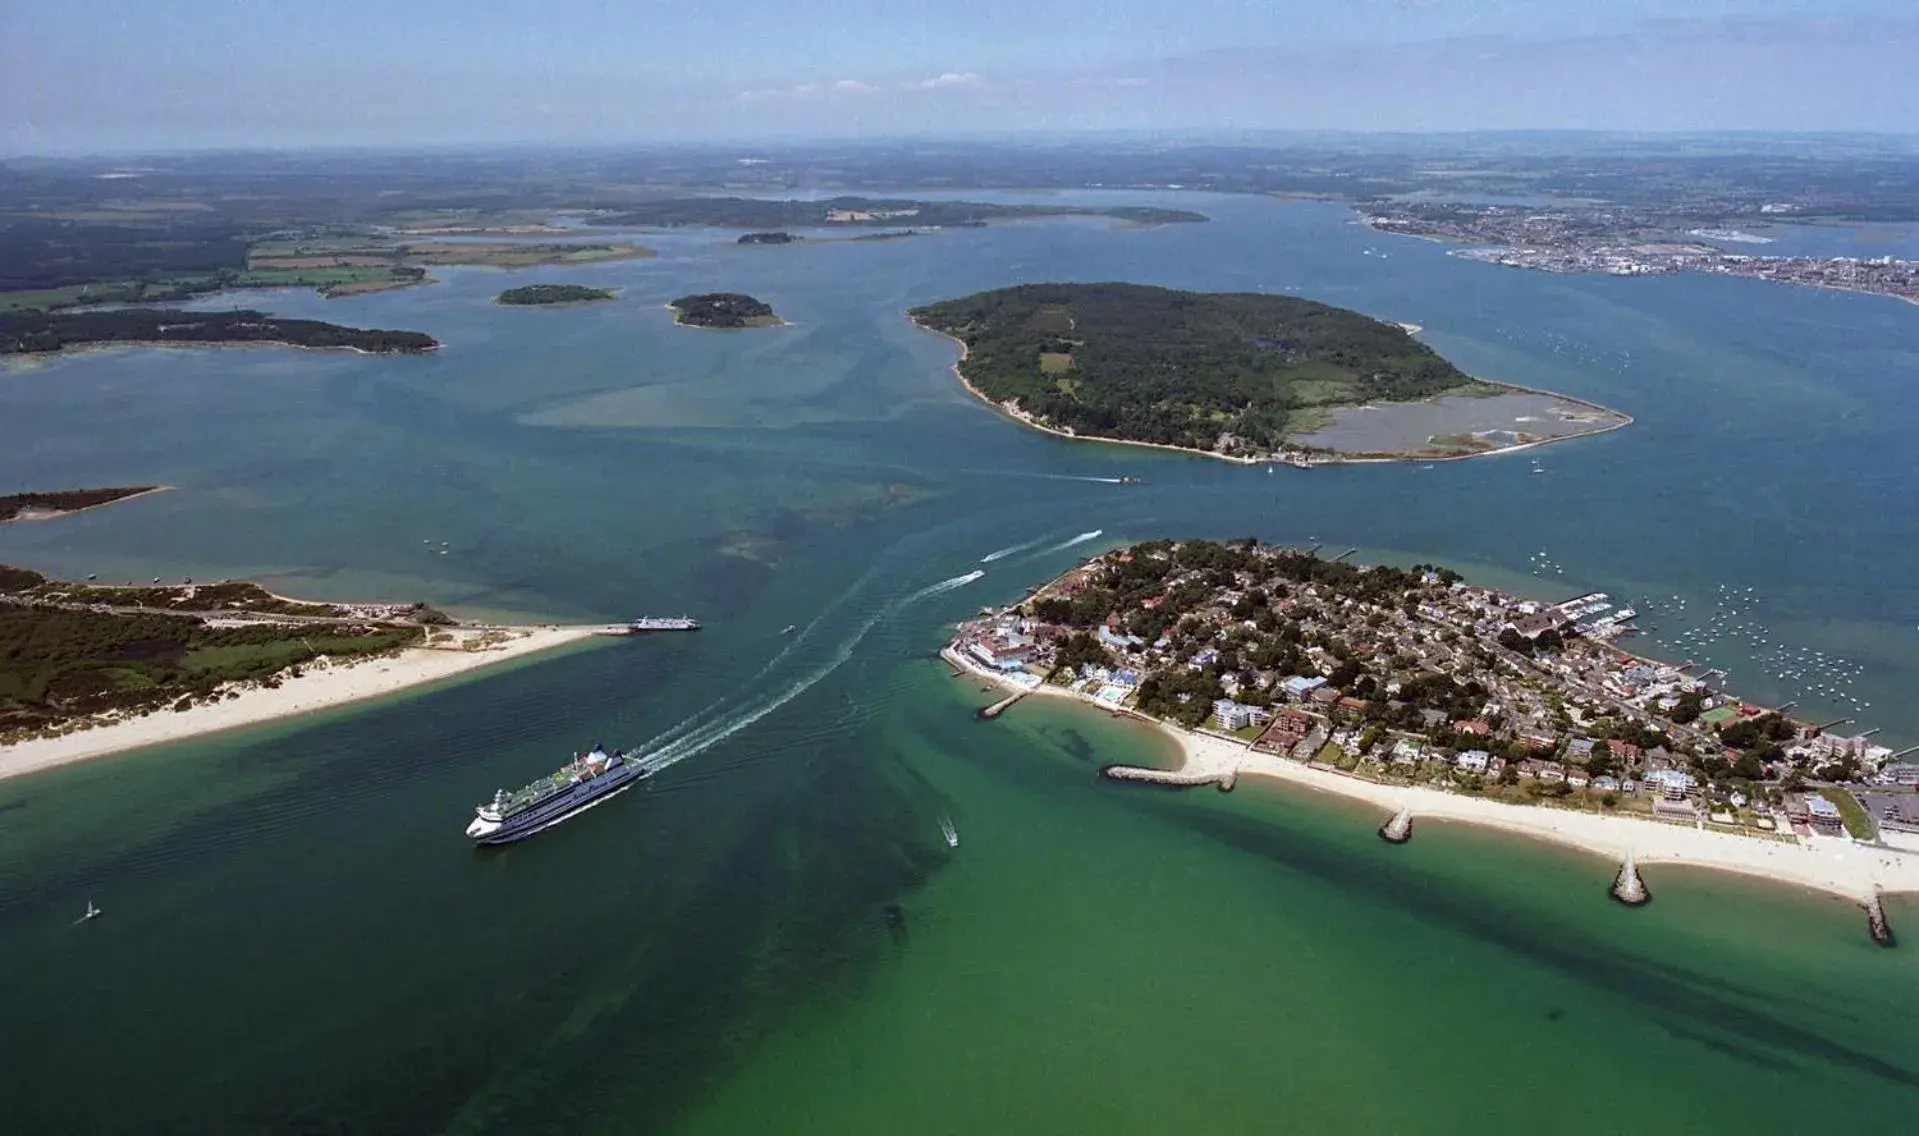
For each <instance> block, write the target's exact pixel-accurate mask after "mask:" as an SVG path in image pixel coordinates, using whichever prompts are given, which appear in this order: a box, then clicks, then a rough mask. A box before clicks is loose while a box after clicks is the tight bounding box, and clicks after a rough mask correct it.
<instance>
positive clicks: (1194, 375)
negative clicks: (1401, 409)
mask: <svg viewBox="0 0 1919 1136" xmlns="http://www.w3.org/2000/svg"><path fill="white" fill-rule="evenodd" d="M909 314H910V315H911V317H912V319H913V320H914V321H915V322H917V323H919V324H920V325H922V326H924V327H928V328H931V329H933V330H935V331H938V332H941V333H943V334H945V335H948V336H950V337H952V338H954V339H957V340H959V342H960V343H961V344H963V345H964V347H965V356H964V357H963V358H962V359H961V361H960V363H959V364H958V369H959V373H960V376H961V378H962V379H964V380H965V382H966V383H967V384H968V386H970V387H971V388H972V389H973V390H974V392H975V393H976V394H978V395H979V396H980V397H981V398H983V399H985V400H987V401H988V402H991V403H993V404H995V405H997V406H999V407H1001V408H1002V409H1004V410H1006V411H1007V412H1008V413H1011V414H1013V415H1014V416H1016V417H1019V418H1021V419H1022V420H1025V421H1027V422H1028V423H1029V424H1031V425H1035V426H1040V427H1044V428H1047V429H1052V430H1056V431H1060V432H1064V433H1070V434H1073V435H1076V436H1082V437H1097V438H1106V439H1114V440H1119V441H1131V442H1145V443H1153V444H1157V445H1166V446H1177V447H1180V448H1183V449H1191V450H1198V451H1202V452H1205V453H1209V454H1216V455H1220V456H1226V457H1239V458H1266V457H1273V456H1277V455H1279V454H1280V453H1281V452H1282V450H1283V448H1284V447H1285V446H1286V443H1287V438H1288V436H1289V435H1291V434H1293V433H1295V432H1297V431H1299V430H1300V429H1301V427H1302V426H1304V425H1307V424H1309V423H1310V424H1313V425H1317V424H1318V422H1320V421H1323V420H1324V416H1325V412H1327V411H1330V410H1332V409H1334V408H1339V407H1348V406H1358V405H1362V404H1365V403H1368V402H1377V401H1407V400H1414V399H1423V398H1427V397H1430V396H1432V395H1438V394H1444V393H1447V392H1467V391H1473V390H1478V389H1486V390H1492V389H1498V388H1492V387H1490V386H1489V385H1484V384H1478V383H1477V382H1476V381H1475V380H1474V379H1473V378H1472V377H1471V376H1469V375H1466V374H1465V373H1463V372H1462V371H1460V370H1459V369H1458V368H1457V367H1455V366H1453V365H1452V364H1451V363H1449V362H1447V361H1446V360H1445V359H1444V358H1442V357H1441V356H1440V355H1438V354H1437V353H1436V352H1434V351H1433V350H1432V349H1431V348H1430V347H1427V346H1426V345H1425V344H1423V343H1421V342H1419V341H1418V340H1417V339H1414V338H1413V337H1412V335H1410V334H1408V332H1407V331H1406V329H1405V328H1403V327H1401V326H1400V325H1398V324H1394V323H1386V322H1384V321H1381V320H1376V319H1373V318H1371V317H1369V316H1364V315H1361V314H1360V313H1358V312H1354V311H1348V310H1346V309H1344V308H1336V307H1332V306H1331V305H1328V304H1321V303H1317V302H1315V301H1312V300H1302V299H1298V298H1295V297H1292V296H1272V295H1265V294H1263V293H1202V292H1179V291H1173V290H1171V289H1167V288H1154V287H1148V286H1145V285H1139V284H1026V285H1020V286H1018V287H1014V288H1001V289H998V290H995V291H990V292H980V293H977V294H975V295H971V296H965V297H962V298H960V299H956V300H947V301H944V302H942V303H937V304H930V305H927V306H926V307H922V308H915V309H913V310H912V312H910V313H909ZM1315 418H1317V419H1318V421H1312V420H1313V419H1315Z"/></svg>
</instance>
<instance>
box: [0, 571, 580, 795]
mask: <svg viewBox="0 0 1919 1136" xmlns="http://www.w3.org/2000/svg"><path fill="white" fill-rule="evenodd" d="M597 630H599V629H596V628H590V627H544V628H534V627H497V626H479V625H461V624H457V623H455V621H454V620H452V619H451V618H449V617H448V616H446V615H444V614H442V613H440V612H438V611H435V610H433V609H432V608H429V607H427V606H425V605H423V604H327V603H310V602H305V601H300V600H291V599H287V598H285V597H283V596H276V595H274V594H272V593H270V592H268V591H266V590H265V589H263V588H261V587H259V586H258V585H256V584H250V583H242V582H220V583H213V584H193V583H190V582H189V583H184V584H180V585H177V586H161V585H158V584H154V585H149V586H134V585H131V584H129V585H127V586H125V587H102V586H97V585H93V584H76V583H66V582H62V581H57V580H50V579H48V578H46V577H45V576H42V575H41V574H39V573H37V572H32V571H28V570H26V569H22V568H11V567H7V566H4V565H0V778H5V777H11V776H16V775H18V774H22V773H29V772H33V771H35V770H39V769H45V768H50V767H52V766H56V765H63V764H66V763H69V762H73V761H79V760H82V759H84V758H88V757H93V756H97V755H100V754H105V753H114V752H118V751H121V750H127V749H134V748H137V747H140V746H145V745H153V744H156V743H159V742H166V741H177V740H180V739H182V738H186V737H191V736H195V735H198V734H203V733H208V732H212V731H216V730H224V729H229V728H232V727H235V726H243V725H250V724H254V723H258V722H264V721H268V720H271V719H275V718H280V717H285V716H287V715H291V714H301V713H306V712H308V711H312V710H319V709H324V708H326V707H330V706H337V705H340V704H342V703H346V702H351V701H357V700H359V699H363V698H370V697H374V696H377V695H381V694H387V693H391V692H394V691H398V690H402V689H405V688H407V687H412V686H417V685H420V684H422V683H427V682H433V681H437V680H440V679H443V678H449V677H451V676H453V675H456V674H460V673H462V672H465V671H469V670H473V669H475V668H478V667H484V666H488V665H491V664H493V663H497V662H502V661H505V660H507V659H511V658H516V657H519V656H523V655H527V654H530V653H533V652H537V651H543V650H546V649H548V648H551V647H556V646H559V645H561V644H564V643H571V642H576V641H579V640H581V639H584V638H586V637H588V636H591V635H593V634H595V633H596V631H597Z"/></svg>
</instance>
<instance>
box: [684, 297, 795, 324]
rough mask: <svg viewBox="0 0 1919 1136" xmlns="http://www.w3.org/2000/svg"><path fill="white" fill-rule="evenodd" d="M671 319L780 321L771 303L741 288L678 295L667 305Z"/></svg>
mask: <svg viewBox="0 0 1919 1136" xmlns="http://www.w3.org/2000/svg"><path fill="white" fill-rule="evenodd" d="M667 306H668V307H670V308H672V309H673V322H675V323H678V324H680V325H682V326H685V327H714V328H724V329H730V328H742V327H772V326H775V325H777V324H779V323H782V322H784V321H782V320H781V319H780V317H778V316H776V315H774V314H773V306H772V305H771V304H768V303H766V302H765V301H764V300H756V299H754V298H753V297H751V296H748V295H745V294H744V293H741V292H702V293H700V294H699V295H697V296H681V297H680V298H679V299H677V300H674V301H673V302H672V303H671V304H668V305H667Z"/></svg>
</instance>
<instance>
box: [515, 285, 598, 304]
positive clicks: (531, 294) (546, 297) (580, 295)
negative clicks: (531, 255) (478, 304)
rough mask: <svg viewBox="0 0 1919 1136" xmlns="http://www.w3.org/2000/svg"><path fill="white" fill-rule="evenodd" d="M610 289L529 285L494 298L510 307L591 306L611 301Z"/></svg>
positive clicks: (581, 286) (582, 286)
mask: <svg viewBox="0 0 1919 1136" xmlns="http://www.w3.org/2000/svg"><path fill="white" fill-rule="evenodd" d="M612 298H613V290H612V289H610V288H588V287H587V286H585V285H584V284H528V285H526V286H525V287H522V288H508V289H507V290H506V291H504V292H501V293H500V294H499V295H498V296H495V297H494V298H493V302H494V303H496V304H505V305H507V306H508V307H552V306H554V305H556V304H591V303H597V302H598V301H600V300H611V299H612Z"/></svg>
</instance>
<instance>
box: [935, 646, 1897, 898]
mask: <svg viewBox="0 0 1919 1136" xmlns="http://www.w3.org/2000/svg"><path fill="white" fill-rule="evenodd" d="M941 657H943V658H945V659H946V660H947V661H948V662H950V663H952V664H953V665H955V666H958V667H962V668H964V669H965V670H966V671H967V673H969V674H970V675H972V676H974V677H977V678H980V679H983V680H985V681H988V682H991V683H993V684H994V685H996V686H999V687H1002V688H1004V689H1007V690H1009V691H1010V690H1015V689H1019V688H1018V687H1016V686H1014V684H1012V683H1010V682H1008V681H1007V680H1006V679H1005V678H1004V677H1003V676H1001V675H999V674H996V673H994V672H992V671H989V670H987V669H985V668H984V667H981V666H980V665H978V664H977V663H974V662H973V661H972V660H970V659H967V658H965V657H964V656H962V655H960V654H959V652H957V651H954V650H952V649H951V648H950V647H948V648H946V649H945V650H943V651H942V652H941ZM1033 693H1035V694H1044V695H1049V696H1053V697H1061V698H1067V699H1071V700H1072V701H1075V702H1080V703H1084V704H1086V705H1089V706H1095V707H1098V708H1099V709H1101V710H1104V711H1106V712H1108V713H1111V712H1112V710H1113V708H1112V707H1110V706H1105V705H1103V704H1101V703H1099V702H1096V701H1094V700H1093V699H1091V698H1089V697H1087V696H1085V695H1082V694H1078V693H1076V692H1073V691H1069V690H1064V689H1062V688H1060V687H1057V686H1041V687H1039V688H1038V689H1037V690H1035V691H1033ZM1128 716H1129V717H1131V718H1133V719H1134V720H1135V721H1137V722H1139V723H1141V724H1142V725H1145V726H1150V727H1153V728H1156V729H1159V730H1162V731H1164V732H1165V733H1166V734H1168V735H1169V736H1171V737H1173V738H1174V739H1176V740H1177V741H1178V742H1179V745H1180V748H1181V751H1182V753H1183V754H1184V756H1185V760H1184V762H1183V764H1182V765H1181V767H1180V768H1179V769H1178V770H1177V771H1175V772H1176V773H1177V774H1178V777H1179V780H1182V781H1207V780H1217V779H1221V778H1224V777H1225V776H1226V775H1228V774H1234V775H1236V776H1241V777H1244V776H1255V777H1267V778H1270V779H1272V780H1274V781H1277V782H1281V783H1283V784H1286V785H1292V786H1298V787H1300V788H1304V789H1310V790H1315V791H1318V792H1325V793H1337V794H1339V795H1340V796H1342V797H1349V798H1352V799H1354V800H1360V801H1366V802H1368V803H1371V804H1374V805H1377V806H1379V809H1380V816H1379V819H1380V821H1381V822H1382V823H1383V822H1384V821H1386V820H1387V819H1388V818H1389V817H1390V816H1392V814H1394V813H1397V812H1398V811H1399V810H1401V809H1410V810H1411V811H1412V814H1413V828H1414V832H1415V834H1416V833H1417V832H1418V828H1419V824H1420V823H1421V822H1423V821H1432V820H1439V821H1449V822H1459V823H1464V824H1477V825H1484V826H1486V827H1488V828H1496V829H1499V830H1501V831H1502V832H1510V833H1514V834H1516V835H1519V836H1527V837H1531V838H1533V839H1536V840H1547V841H1551V842H1553V843H1555V844H1563V845H1567V846H1570V847H1572V848H1576V849H1579V850H1580V851H1583V852H1589V853H1592V854H1593V855H1595V856H1601V857H1605V858H1606V859H1608V860H1611V861H1614V862H1618V861H1621V860H1624V859H1625V857H1626V856H1627V854H1628V853H1630V854H1632V855H1633V856H1634V857H1635V858H1636V860H1637V861H1638V863H1639V865H1640V867H1641V868H1644V867H1646V866H1648V865H1652V866H1657V865H1659V864H1662V863H1664V864H1684V865H1687V866H1689V867H1698V868H1713V869H1718V870H1720V871H1727V872H1737V873H1739V874H1741V875H1748V876H1757V877H1760V878H1763V879H1767V880H1772V881H1774V882H1777V883H1784V884H1791V885H1794V886H1798V887H1806V888H1812V889H1814V890H1816V891H1823V892H1830V893H1832V894H1835V895H1839V896H1843V897H1845V898H1847V899H1850V900H1854V901H1856V902H1859V903H1865V902H1867V901H1869V900H1870V899H1871V898H1872V896H1873V893H1874V891H1875V890H1878V891H1883V892H1886V893H1895V892H1919V855H1914V854H1910V853H1901V852H1898V851H1894V850H1890V849H1884V848H1877V847H1873V846H1871V845H1866V844H1857V843H1854V842H1853V841H1851V840H1849V839H1846V838H1844V837H1821V836H1815V837H1809V838H1801V839H1799V840H1797V841H1794V842H1790V843H1789V842H1787V841H1785V840H1779V839H1765V838H1759V837H1751V836H1739V835H1735V834H1732V833H1725V832H1716V831H1713V830H1711V829H1707V828H1704V827H1695V826H1692V825H1685V824H1672V823H1667V822H1664V821H1655V820H1647V819H1643V818H1639V817H1631V816H1605V815H1602V814H1599V813H1587V812H1577V811H1574V810H1572V809H1557V808H1547V807H1544V806H1535V805H1514V804H1506V803H1504V802H1501V801H1490V800H1487V799H1485V798H1483V797H1471V796H1467V795H1465V794H1463V793H1452V792H1447V791H1445V790H1442V789H1434V788H1430V787H1426V786H1413V785H1386V784H1381V783H1378V782H1374V781H1368V780H1365V779H1364V778H1360V777H1353V776H1350V775H1348V774H1344V773H1340V772H1337V771H1335V770H1330V769H1315V768H1313V767H1312V766H1309V765H1306V764H1304V763H1301V762H1297V761H1293V760H1290V759H1288V758H1283V757H1278V756H1276V755H1273V754H1266V753H1259V752H1255V751H1254V750H1252V749H1249V748H1248V747H1247V746H1246V744H1245V743H1244V742H1239V741H1229V740H1227V739H1225V738H1223V737H1215V736H1212V735H1210V734H1201V733H1194V732H1192V731H1188V730H1182V729H1178V728H1176V727H1173V726H1169V725H1167V724H1166V723H1163V722H1158V721H1155V720H1152V719H1149V718H1144V717H1141V716H1139V715H1137V714H1131V713H1129V714H1128ZM1414 839H1415V841H1416V840H1417V839H1418V837H1417V835H1415V837H1414ZM1649 886H1651V887H1652V889H1653V891H1654V894H1655V895H1656V894H1657V892H1658V880H1657V878H1656V877H1655V878H1652V879H1651V880H1650V881H1649Z"/></svg>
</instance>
